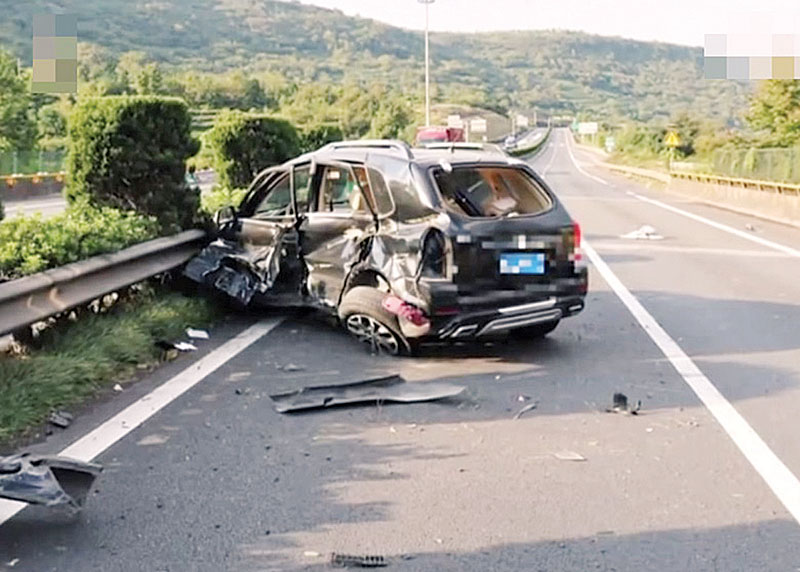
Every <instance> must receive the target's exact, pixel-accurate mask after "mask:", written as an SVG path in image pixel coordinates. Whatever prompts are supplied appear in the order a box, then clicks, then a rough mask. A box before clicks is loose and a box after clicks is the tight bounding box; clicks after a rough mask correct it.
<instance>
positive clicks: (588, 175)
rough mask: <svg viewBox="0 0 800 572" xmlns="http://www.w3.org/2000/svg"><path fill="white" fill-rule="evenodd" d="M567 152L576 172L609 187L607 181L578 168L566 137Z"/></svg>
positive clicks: (578, 164) (578, 165)
mask: <svg viewBox="0 0 800 572" xmlns="http://www.w3.org/2000/svg"><path fill="white" fill-rule="evenodd" d="M567 152H568V153H569V158H570V159H572V164H573V165H575V168H576V169H578V171H580V172H581V173H583V174H584V175H585V176H587V177H589V178H590V179H593V180H595V181H597V182H598V183H600V184H602V185H605V186H607V187H610V186H611V183H609V182H608V181H606V180H604V179H601V178H600V177H597V176H595V175H592V174H591V173H589V172H587V171H586V170H585V169H584V168H583V167H581V166H580V163H578V161H577V159H575V155H574V154H573V153H572V144H571V143H570V138H569V136H567Z"/></svg>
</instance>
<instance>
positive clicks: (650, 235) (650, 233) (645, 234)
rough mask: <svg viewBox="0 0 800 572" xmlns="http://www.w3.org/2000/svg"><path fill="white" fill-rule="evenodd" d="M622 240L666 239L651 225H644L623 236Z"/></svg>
mask: <svg viewBox="0 0 800 572" xmlns="http://www.w3.org/2000/svg"><path fill="white" fill-rule="evenodd" d="M620 238H625V239H628V240H664V237H663V236H661V235H660V234H658V233H657V232H656V229H654V228H653V227H652V226H650V225H643V226H641V227H639V228H638V229H636V230H634V231H632V232H629V233H628V234H623V235H621V236H620Z"/></svg>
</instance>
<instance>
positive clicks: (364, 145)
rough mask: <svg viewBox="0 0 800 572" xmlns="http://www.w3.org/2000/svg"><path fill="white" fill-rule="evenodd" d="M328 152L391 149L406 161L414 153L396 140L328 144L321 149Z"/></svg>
mask: <svg viewBox="0 0 800 572" xmlns="http://www.w3.org/2000/svg"><path fill="white" fill-rule="evenodd" d="M323 149H327V150H328V151H337V150H339V149H392V150H394V151H400V152H401V153H403V155H404V156H405V157H406V159H413V158H414V153H413V152H412V151H411V146H410V145H409V144H408V143H406V142H405V141H400V140H398V139H361V140H357V141H336V142H334V143H328V144H327V145H325V147H323Z"/></svg>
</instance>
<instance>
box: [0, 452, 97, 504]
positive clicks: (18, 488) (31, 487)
mask: <svg viewBox="0 0 800 572" xmlns="http://www.w3.org/2000/svg"><path fill="white" fill-rule="evenodd" d="M102 470H103V468H102V467H101V466H100V465H97V464H94V463H84V462H82V461H76V460H74V459H69V458H67V457H55V456H39V455H30V454H27V453H25V454H22V455H12V456H10V457H2V458H0V498H5V499H10V500H15V501H21V502H26V503H30V504H39V505H44V506H47V507H55V506H62V505H66V506H69V507H71V508H73V509H76V510H77V509H80V508H81V507H82V506H83V503H84V501H85V500H86V495H87V494H88V493H89V490H90V489H91V487H92V484H93V483H94V481H95V479H96V478H97V476H98V475H99V474H100V472H101V471H102Z"/></svg>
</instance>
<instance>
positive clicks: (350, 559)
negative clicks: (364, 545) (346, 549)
mask: <svg viewBox="0 0 800 572" xmlns="http://www.w3.org/2000/svg"><path fill="white" fill-rule="evenodd" d="M388 565H389V562H388V561H387V560H386V558H384V557H383V556H370V555H367V556H352V555H350V554H336V553H335V552H334V553H333V554H331V566H333V567H334V568H383V567H385V566H388Z"/></svg>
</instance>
